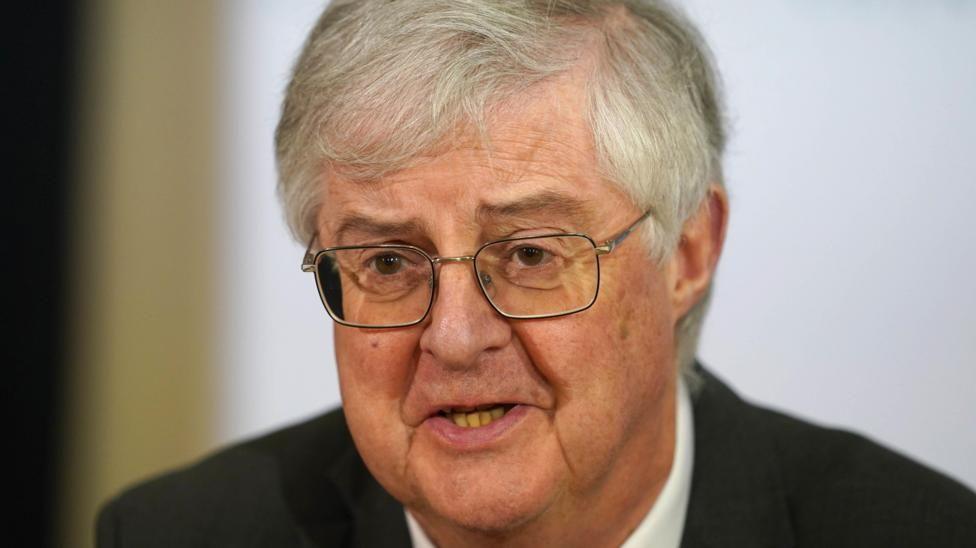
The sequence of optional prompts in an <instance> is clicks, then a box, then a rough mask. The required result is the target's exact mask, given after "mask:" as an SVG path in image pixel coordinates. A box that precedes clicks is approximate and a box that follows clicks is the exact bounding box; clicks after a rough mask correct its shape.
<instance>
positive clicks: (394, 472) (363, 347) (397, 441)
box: [335, 327, 419, 495]
mask: <svg viewBox="0 0 976 548" xmlns="http://www.w3.org/2000/svg"><path fill="white" fill-rule="evenodd" d="M418 338H419V334H418V333H416V332H415V331H414V330H399V331H396V332H392V331H370V330H358V329H349V328H343V327H337V328H336V332H335V345H336V362H337V363H338V366H339V387H340V391H341V393H342V406H343V411H344V413H345V415H346V422H347V423H348V425H349V430H350V432H351V433H352V434H353V440H354V441H355V443H356V447H357V448H358V449H359V453H360V455H362V457H363V460H364V461H365V462H366V466H367V468H369V470H370V472H372V473H373V475H374V476H376V478H377V480H379V481H380V482H381V483H383V484H384V486H387V488H388V489H390V490H391V491H393V492H394V495H396V494H397V492H398V491H400V490H401V486H402V484H403V479H402V471H403V469H404V463H405V460H406V453H407V450H408V447H409V432H408V431H407V428H406V425H405V424H404V423H403V420H402V418H401V414H400V408H401V404H402V401H403V397H404V395H405V393H406V390H407V387H408V385H409V380H410V377H411V375H412V371H413V364H414V363H415V359H414V358H415V354H414V352H415V349H416V348H417V340H418Z"/></svg>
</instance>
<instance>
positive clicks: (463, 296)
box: [420, 262, 512, 369]
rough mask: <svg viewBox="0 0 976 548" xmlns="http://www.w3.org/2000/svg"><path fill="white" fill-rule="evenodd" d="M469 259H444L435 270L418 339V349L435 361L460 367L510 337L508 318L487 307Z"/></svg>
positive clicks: (505, 342)
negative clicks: (428, 307) (434, 282)
mask: <svg viewBox="0 0 976 548" xmlns="http://www.w3.org/2000/svg"><path fill="white" fill-rule="evenodd" d="M471 266H472V265H471V263H470V262H464V263H461V262H445V263H442V264H441V265H440V266H439V268H440V271H439V272H438V274H439V276H438V280H437V294H436V297H435V299H434V303H433V305H432V307H431V310H430V314H429V315H428V318H427V321H426V322H425V326H424V332H423V334H422V335H421V338H420V349H421V350H422V351H424V352H426V353H429V354H430V355H431V356H432V357H433V358H434V359H435V360H436V361H437V362H438V363H440V364H441V365H442V366H444V367H448V368H452V369H462V368H466V367H470V366H472V365H474V364H475V363H477V360H478V358H479V356H481V355H482V354H484V353H486V352H490V351H492V350H496V349H499V348H502V347H504V346H505V345H506V344H508V342H509V341H510V340H511V337H512V330H511V327H510V326H509V324H508V321H507V320H506V319H505V318H504V317H502V316H501V315H500V314H498V313H497V312H495V309H494V308H492V307H491V305H490V304H489V303H488V301H487V299H485V296H484V294H483V293H482V292H481V288H480V287H479V286H478V282H477V280H476V279H475V277H474V272H473V270H472V268H471Z"/></svg>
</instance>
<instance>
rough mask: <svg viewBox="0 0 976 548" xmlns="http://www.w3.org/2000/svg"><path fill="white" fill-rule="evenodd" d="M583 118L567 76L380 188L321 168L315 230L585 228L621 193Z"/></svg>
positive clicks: (575, 84) (575, 86) (574, 83)
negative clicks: (401, 225) (453, 222)
mask: <svg viewBox="0 0 976 548" xmlns="http://www.w3.org/2000/svg"><path fill="white" fill-rule="evenodd" d="M585 113H586V108H585V99H584V93H583V87H582V85H581V84H580V83H579V81H578V79H576V78H573V77H572V76H571V75H570V76H566V77H564V78H561V79H560V80H558V81H554V82H550V83H547V84H543V85H539V86H535V87H534V88H533V89H530V90H528V91H527V92H525V93H523V94H522V95H520V96H518V97H517V98H516V99H513V100H511V101H509V102H508V103H506V104H503V105H500V106H499V107H498V108H496V109H495V111H493V112H492V113H490V115H489V119H488V122H487V132H478V131H474V130H471V131H467V132H466V133H465V134H464V135H463V136H462V137H461V138H459V139H457V140H455V141H453V142H451V143H449V144H448V145H446V146H443V147H441V149H440V150H437V151H435V152H433V153H431V154H429V155H427V156H422V157H419V158H417V159H416V160H415V162H414V163H413V164H412V165H411V166H410V167H408V168H406V169H402V170H400V171H398V172H395V173H391V174H388V175H386V176H384V177H382V178H380V179H378V180H374V181H367V182H364V181H357V180H354V179H350V178H347V177H345V176H343V173H342V170H341V169H331V168H327V169H326V173H325V176H324V177H323V181H324V182H323V184H324V185H325V189H324V190H325V192H326V196H325V200H324V206H323V208H322V211H321V212H320V218H319V228H320V231H322V232H324V233H325V234H336V233H337V232H338V231H339V229H340V228H341V227H342V226H343V224H344V223H345V222H346V221H348V219H349V218H350V217H357V218H376V219H390V220H391V221H392V220H397V221H401V220H403V217H404V216H409V217H411V218H414V219H416V220H417V221H418V223H421V224H423V223H425V222H428V223H429V222H430V219H425V216H430V215H437V216H438V217H439V218H451V217H453V218H455V219H457V218H461V217H463V218H466V220H468V221H469V222H479V223H483V222H490V220H491V219H492V218H495V217H512V216H527V215H532V214H534V212H537V213H538V214H540V215H541V214H559V215H563V216H566V217H572V218H574V219H576V220H577V221H578V222H579V223H586V224H589V221H590V220H591V219H592V218H594V217H599V216H600V215H599V213H600V212H599V210H600V209H601V207H600V206H601V202H603V201H605V200H604V199H605V198H606V197H607V196H613V197H615V198H617V200H611V201H619V198H620V196H621V195H622V192H621V191H620V190H619V188H618V187H617V186H616V185H613V184H611V183H609V182H608V181H606V180H605V178H604V177H603V176H602V174H601V170H600V168H599V164H598V161H597V154H596V150H595V146H594V143H593V137H592V133H591V130H590V127H589V125H588V123H587V120H586V116H585Z"/></svg>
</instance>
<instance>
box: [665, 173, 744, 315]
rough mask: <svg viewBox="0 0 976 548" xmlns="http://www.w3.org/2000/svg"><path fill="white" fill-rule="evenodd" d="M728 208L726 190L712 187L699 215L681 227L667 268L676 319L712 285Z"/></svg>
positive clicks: (722, 241) (700, 208)
mask: <svg viewBox="0 0 976 548" xmlns="http://www.w3.org/2000/svg"><path fill="white" fill-rule="evenodd" d="M728 208H729V204H728V196H727V194H726V192H725V189H724V188H722V187H721V186H720V185H718V184H713V185H712V186H711V187H709V189H708V194H706V196H705V198H704V199H703V200H702V203H701V205H700V206H699V208H698V211H697V212H695V214H694V215H692V217H691V218H689V219H688V220H687V221H685V224H684V226H683V227H682V230H681V238H680V240H679V241H678V245H677V247H676V248H675V250H674V253H672V255H671V259H670V261H669V265H668V269H669V274H670V277H671V306H672V309H673V311H674V317H675V318H681V317H682V316H684V315H685V314H686V313H687V312H688V311H689V310H690V309H691V308H692V307H693V306H694V305H695V304H696V303H697V302H698V301H699V300H701V298H702V296H703V295H704V294H705V292H706V291H707V290H708V286H709V285H710V284H711V281H712V276H713V275H714V273H715V268H716V266H717V265H718V259H719V256H720V255H721V253H722V245H723V244H724V242H725V231H726V227H727V226H728Z"/></svg>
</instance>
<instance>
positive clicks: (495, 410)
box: [443, 405, 511, 428]
mask: <svg viewBox="0 0 976 548" xmlns="http://www.w3.org/2000/svg"><path fill="white" fill-rule="evenodd" d="M510 407H511V406H505V405H495V406H488V405H481V406H478V408H477V409H473V410H471V411H451V410H449V409H447V410H444V411H443V415H444V416H445V417H447V418H448V419H449V420H451V421H453V422H454V424H456V425H458V426H460V427H461V428H477V427H479V426H486V425H488V424H491V422H492V421H496V420H498V419H500V418H502V417H504V416H505V413H507V412H508V409H509V408H510ZM469 409H470V408H469Z"/></svg>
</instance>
